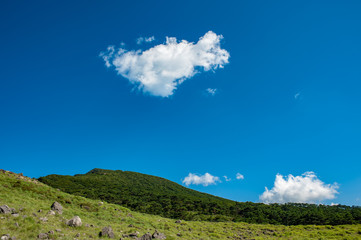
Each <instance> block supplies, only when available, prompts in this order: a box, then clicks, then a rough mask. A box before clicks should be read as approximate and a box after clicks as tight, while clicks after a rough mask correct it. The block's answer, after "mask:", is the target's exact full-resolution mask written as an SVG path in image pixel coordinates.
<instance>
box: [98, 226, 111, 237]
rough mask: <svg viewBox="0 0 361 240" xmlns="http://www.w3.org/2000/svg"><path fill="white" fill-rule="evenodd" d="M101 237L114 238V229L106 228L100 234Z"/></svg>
mask: <svg viewBox="0 0 361 240" xmlns="http://www.w3.org/2000/svg"><path fill="white" fill-rule="evenodd" d="M99 237H109V238H114V232H113V229H112V227H110V226H109V227H104V228H103V229H102V231H101V232H100V233H99Z"/></svg>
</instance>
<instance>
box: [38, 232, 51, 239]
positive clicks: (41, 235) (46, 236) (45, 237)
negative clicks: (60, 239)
mask: <svg viewBox="0 0 361 240" xmlns="http://www.w3.org/2000/svg"><path fill="white" fill-rule="evenodd" d="M38 239H49V235H48V234H47V233H40V234H39V235H38Z"/></svg>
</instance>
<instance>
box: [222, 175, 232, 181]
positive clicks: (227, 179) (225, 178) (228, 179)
mask: <svg viewBox="0 0 361 240" xmlns="http://www.w3.org/2000/svg"><path fill="white" fill-rule="evenodd" d="M223 177H224V180H226V182H229V181H231V180H232V179H230V178H228V177H227V176H223Z"/></svg>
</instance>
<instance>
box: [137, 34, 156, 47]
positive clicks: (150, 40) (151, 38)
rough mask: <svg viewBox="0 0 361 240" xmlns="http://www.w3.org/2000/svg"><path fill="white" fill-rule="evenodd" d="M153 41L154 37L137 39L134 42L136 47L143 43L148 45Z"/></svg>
mask: <svg viewBox="0 0 361 240" xmlns="http://www.w3.org/2000/svg"><path fill="white" fill-rule="evenodd" d="M154 40H155V38H154V36H151V37H139V38H137V40H136V42H137V44H138V45H140V44H142V43H143V42H146V43H149V42H153V41H154Z"/></svg>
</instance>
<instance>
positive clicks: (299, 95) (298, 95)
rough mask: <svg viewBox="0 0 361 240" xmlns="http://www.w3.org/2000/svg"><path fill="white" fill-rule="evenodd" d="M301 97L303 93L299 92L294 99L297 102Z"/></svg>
mask: <svg viewBox="0 0 361 240" xmlns="http://www.w3.org/2000/svg"><path fill="white" fill-rule="evenodd" d="M300 97H301V92H298V93H296V94H295V95H294V98H295V99H296V100H297V99H299V98H300Z"/></svg>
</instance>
